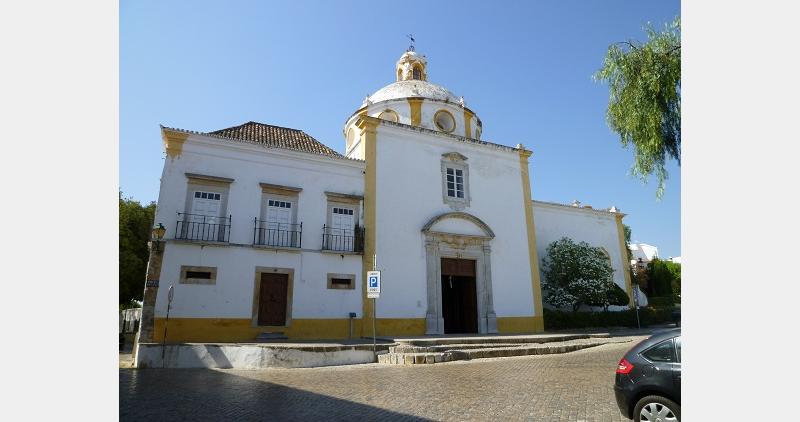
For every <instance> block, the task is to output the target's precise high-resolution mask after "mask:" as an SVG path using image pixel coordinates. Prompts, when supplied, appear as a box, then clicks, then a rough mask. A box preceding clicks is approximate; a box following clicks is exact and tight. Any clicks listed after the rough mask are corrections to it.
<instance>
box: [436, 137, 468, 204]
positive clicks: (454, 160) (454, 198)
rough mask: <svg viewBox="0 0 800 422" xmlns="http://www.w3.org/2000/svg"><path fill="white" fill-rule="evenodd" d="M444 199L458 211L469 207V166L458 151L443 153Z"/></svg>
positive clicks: (465, 158)
mask: <svg viewBox="0 0 800 422" xmlns="http://www.w3.org/2000/svg"><path fill="white" fill-rule="evenodd" d="M442 200H443V201H444V203H445V204H447V205H449V206H450V208H452V209H454V210H456V211H460V210H463V209H464V208H466V207H469V203H470V196H469V166H468V165H467V157H465V156H463V155H461V154H459V153H457V152H449V153H446V154H442Z"/></svg>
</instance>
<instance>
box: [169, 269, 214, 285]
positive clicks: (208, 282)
mask: <svg viewBox="0 0 800 422" xmlns="http://www.w3.org/2000/svg"><path fill="white" fill-rule="evenodd" d="M189 271H196V272H210V273H211V278H209V279H206V278H188V277H187V276H186V273H187V272H189ZM178 284H198V285H214V284H217V267H203V266H195V265H181V278H180V281H179V282H178Z"/></svg>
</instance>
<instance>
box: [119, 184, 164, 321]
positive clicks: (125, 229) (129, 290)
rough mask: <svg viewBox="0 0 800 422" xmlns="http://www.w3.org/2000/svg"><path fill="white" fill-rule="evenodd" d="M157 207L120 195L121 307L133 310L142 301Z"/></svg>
mask: <svg viewBox="0 0 800 422" xmlns="http://www.w3.org/2000/svg"><path fill="white" fill-rule="evenodd" d="M155 211H156V204H155V203H153V202H151V203H150V204H148V205H147V206H142V204H140V203H139V202H138V201H134V200H133V199H132V198H123V197H122V192H120V194H119V304H120V308H121V309H122V308H123V307H129V306H130V304H131V301H132V300H142V294H143V293H144V280H145V273H146V272H147V260H148V259H149V253H150V252H149V250H148V247H147V242H148V240H149V239H150V232H151V230H152V227H153V218H154V216H155Z"/></svg>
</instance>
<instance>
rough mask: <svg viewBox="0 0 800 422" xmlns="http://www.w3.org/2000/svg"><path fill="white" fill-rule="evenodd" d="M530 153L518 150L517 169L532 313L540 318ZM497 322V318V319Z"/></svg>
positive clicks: (540, 288)
mask: <svg viewBox="0 0 800 422" xmlns="http://www.w3.org/2000/svg"><path fill="white" fill-rule="evenodd" d="M531 154H533V152H532V151H528V150H525V149H520V150H519V167H520V174H521V176H522V201H523V207H524V209H525V226H526V229H527V234H528V261H529V262H530V269H531V287H532V290H533V313H534V315H537V314H538V315H539V316H542V313H543V309H544V308H543V305H542V282H541V280H540V278H539V256H538V253H537V252H536V229H535V226H534V222H533V201H531V181H530V177H529V173H528V158H529V157H530V156H531ZM498 320H499V318H498Z"/></svg>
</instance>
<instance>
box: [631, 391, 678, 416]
mask: <svg viewBox="0 0 800 422" xmlns="http://www.w3.org/2000/svg"><path fill="white" fill-rule="evenodd" d="M633 420H634V421H637V422H667V421H670V422H671V421H676V422H677V421H680V420H681V407H680V406H679V405H678V404H677V403H675V402H674V401H672V400H669V399H667V398H664V397H661V396H647V397H643V398H642V399H641V400H639V401H638V402H637V403H636V407H635V408H634V409H633Z"/></svg>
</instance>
